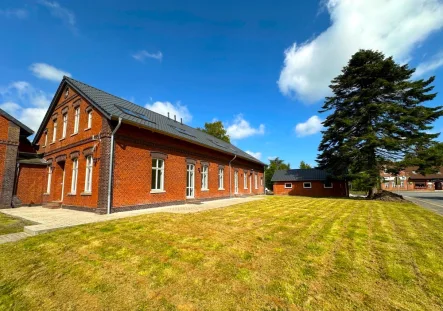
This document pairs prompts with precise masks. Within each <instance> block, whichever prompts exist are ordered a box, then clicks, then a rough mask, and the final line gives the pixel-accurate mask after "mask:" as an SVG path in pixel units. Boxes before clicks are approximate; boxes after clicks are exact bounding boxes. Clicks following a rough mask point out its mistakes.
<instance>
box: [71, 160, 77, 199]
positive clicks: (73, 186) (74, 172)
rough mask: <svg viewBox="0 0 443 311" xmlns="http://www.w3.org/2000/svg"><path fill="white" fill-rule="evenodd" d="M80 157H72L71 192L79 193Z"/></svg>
mask: <svg viewBox="0 0 443 311" xmlns="http://www.w3.org/2000/svg"><path fill="white" fill-rule="evenodd" d="M77 179H78V158H75V159H72V176H71V194H75V193H77Z"/></svg>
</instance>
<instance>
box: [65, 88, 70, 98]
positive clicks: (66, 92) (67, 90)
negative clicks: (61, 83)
mask: <svg viewBox="0 0 443 311" xmlns="http://www.w3.org/2000/svg"><path fill="white" fill-rule="evenodd" d="M68 96H69V88H66V91H65V98H66V97H68Z"/></svg>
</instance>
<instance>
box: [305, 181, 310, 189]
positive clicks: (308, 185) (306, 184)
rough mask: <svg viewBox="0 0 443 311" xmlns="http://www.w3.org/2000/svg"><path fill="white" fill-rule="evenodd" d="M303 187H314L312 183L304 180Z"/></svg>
mask: <svg viewBox="0 0 443 311" xmlns="http://www.w3.org/2000/svg"><path fill="white" fill-rule="evenodd" d="M303 188H305V189H310V188H312V184H311V183H310V182H304V183H303Z"/></svg>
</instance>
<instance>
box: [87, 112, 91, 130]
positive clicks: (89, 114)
mask: <svg viewBox="0 0 443 311" xmlns="http://www.w3.org/2000/svg"><path fill="white" fill-rule="evenodd" d="M91 127H92V110H91V111H89V112H88V129H90V128H91Z"/></svg>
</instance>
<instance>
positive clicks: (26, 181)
mask: <svg viewBox="0 0 443 311" xmlns="http://www.w3.org/2000/svg"><path fill="white" fill-rule="evenodd" d="M33 133H34V132H33V131H32V130H31V129H30V128H29V127H27V126H26V125H24V124H23V123H21V122H20V121H18V120H17V119H15V118H14V117H13V116H11V115H9V114H8V113H6V112H5V111H4V110H2V109H0V208H9V207H12V206H19V205H36V204H41V203H42V186H41V185H42V181H43V178H44V168H45V164H44V161H42V159H40V158H38V156H37V153H36V151H35V149H34V148H33V147H32V145H31V143H30V141H29V140H28V137H29V136H30V135H32V134H33Z"/></svg>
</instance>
